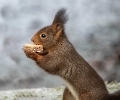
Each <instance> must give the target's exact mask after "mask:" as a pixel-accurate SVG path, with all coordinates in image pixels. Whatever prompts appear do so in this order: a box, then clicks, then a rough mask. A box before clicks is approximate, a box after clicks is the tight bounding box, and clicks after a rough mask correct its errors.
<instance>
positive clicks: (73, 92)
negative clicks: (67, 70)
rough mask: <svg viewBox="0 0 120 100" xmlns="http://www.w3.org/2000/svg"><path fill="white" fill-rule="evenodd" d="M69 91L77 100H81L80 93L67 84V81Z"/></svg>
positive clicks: (67, 83)
mask: <svg viewBox="0 0 120 100" xmlns="http://www.w3.org/2000/svg"><path fill="white" fill-rule="evenodd" d="M64 81H65V83H66V85H67V87H68V89H69V90H70V92H71V93H72V95H73V96H74V97H75V98H76V100H79V96H78V93H77V92H76V90H75V89H74V88H73V86H72V85H71V84H70V83H69V82H67V81H66V80H64Z"/></svg>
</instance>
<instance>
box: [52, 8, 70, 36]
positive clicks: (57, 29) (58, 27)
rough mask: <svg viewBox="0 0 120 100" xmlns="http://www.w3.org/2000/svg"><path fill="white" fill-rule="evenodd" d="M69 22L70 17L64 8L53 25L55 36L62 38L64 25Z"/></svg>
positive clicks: (57, 14)
mask: <svg viewBox="0 0 120 100" xmlns="http://www.w3.org/2000/svg"><path fill="white" fill-rule="evenodd" d="M67 20H68V16H67V15H66V9H64V8H62V9H60V10H58V12H57V13H56V15H55V18H54V21H53V23H52V29H53V32H54V33H55V35H57V37H58V36H60V34H61V33H62V31H63V30H64V25H65V23H66V22H67Z"/></svg>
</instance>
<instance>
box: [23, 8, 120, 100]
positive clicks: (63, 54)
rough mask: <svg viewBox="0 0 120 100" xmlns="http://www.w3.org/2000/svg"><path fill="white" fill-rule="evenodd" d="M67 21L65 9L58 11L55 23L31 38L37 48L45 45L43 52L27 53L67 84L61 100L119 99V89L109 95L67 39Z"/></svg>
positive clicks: (96, 75)
mask: <svg viewBox="0 0 120 100" xmlns="http://www.w3.org/2000/svg"><path fill="white" fill-rule="evenodd" d="M67 20H68V15H67V14H66V9H65V8H62V9H59V10H58V11H57V13H56V15H55V17H54V20H53V22H52V24H51V25H49V26H46V27H44V28H42V29H40V30H39V31H38V32H37V33H36V34H35V35H34V36H33V37H32V38H31V41H32V42H33V43H34V44H35V45H42V46H43V52H42V53H38V52H33V51H34V50H28V49H26V48H25V47H24V48H23V50H24V53H25V54H26V56H27V57H28V58H30V59H32V60H34V61H35V62H36V64H37V65H38V66H39V67H40V68H42V69H43V70H45V71H46V72H48V73H49V74H52V75H57V76H59V77H61V78H62V79H63V80H64V81H65V83H66V85H67V87H66V88H65V90H64V92H63V99H62V100H120V90H119V91H117V92H115V93H113V94H109V93H108V91H107V88H106V86H105V83H104V81H103V79H102V78H101V77H100V76H99V75H98V74H97V72H96V71H95V70H94V69H93V68H92V67H91V66H90V65H89V64H88V63H87V62H86V61H85V60H84V58H83V57H82V56H81V55H79V54H78V52H77V51H76V49H75V48H74V46H73V45H72V44H71V42H70V41H69V40H68V39H67V36H66V33H65V24H66V22H67Z"/></svg>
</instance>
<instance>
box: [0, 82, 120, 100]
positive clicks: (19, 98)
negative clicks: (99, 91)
mask: <svg viewBox="0 0 120 100" xmlns="http://www.w3.org/2000/svg"><path fill="white" fill-rule="evenodd" d="M106 84H107V83H106ZM107 89H108V90H109V92H110V93H114V92H116V91H117V90H119V89H120V83H110V84H107ZM63 90H64V87H63V86H61V87H56V88H38V89H23V90H13V91H1V92H0V100H62V94H63Z"/></svg>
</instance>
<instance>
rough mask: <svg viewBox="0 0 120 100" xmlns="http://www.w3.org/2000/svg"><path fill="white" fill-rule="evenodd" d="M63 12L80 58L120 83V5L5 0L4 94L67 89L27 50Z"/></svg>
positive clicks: (0, 75) (1, 29)
mask: <svg viewBox="0 0 120 100" xmlns="http://www.w3.org/2000/svg"><path fill="white" fill-rule="evenodd" d="M62 7H65V8H67V12H68V14H69V21H68V23H67V24H66V33H67V36H68V37H69V40H70V41H71V42H72V43H73V45H74V46H75V48H76V49H77V51H78V52H79V54H81V55H82V56H83V57H84V58H85V60H87V61H88V62H89V64H90V65H92V67H93V68H94V69H95V70H96V71H97V72H98V73H99V75H100V76H101V77H102V78H103V79H104V80H105V81H108V82H111V81H115V80H116V81H120V0H48V1H46V0H0V90H9V89H12V90H13V89H20V88H38V87H55V86H60V85H63V82H62V80H61V79H59V78H58V77H56V76H52V75H49V74H47V73H46V72H44V71H43V70H41V69H40V68H38V66H36V64H35V62H34V61H32V60H30V59H28V58H27V57H26V56H25V54H24V52H23V51H22V47H23V45H24V44H25V43H31V41H30V39H31V37H32V36H33V35H34V34H35V33H36V32H37V31H38V30H39V29H41V28H42V27H44V26H46V25H50V24H51V23H52V21H53V18H54V15H55V13H56V12H57V10H58V9H60V8H62Z"/></svg>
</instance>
